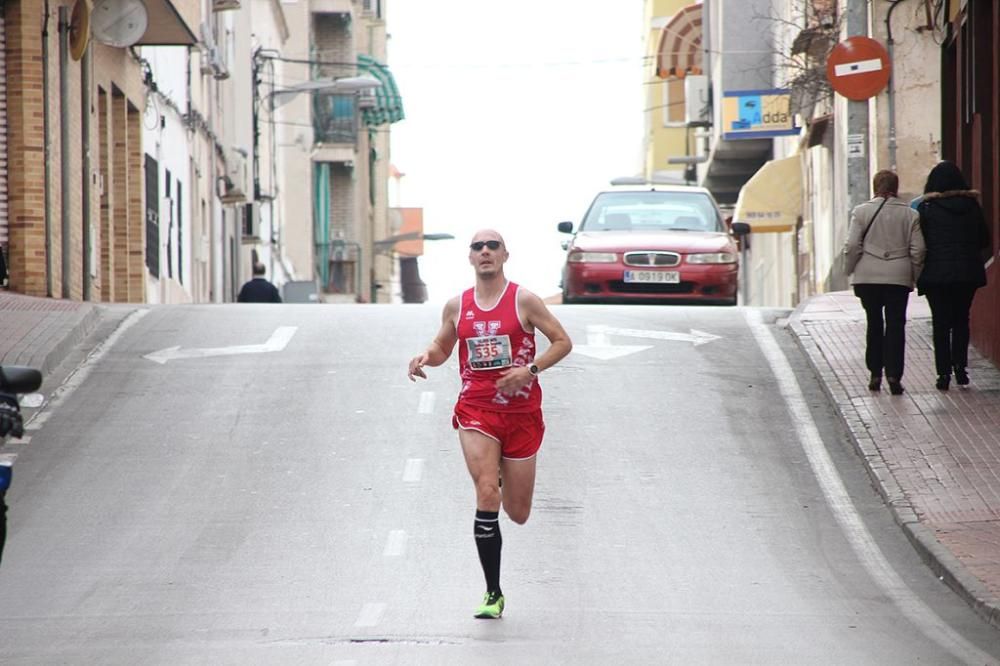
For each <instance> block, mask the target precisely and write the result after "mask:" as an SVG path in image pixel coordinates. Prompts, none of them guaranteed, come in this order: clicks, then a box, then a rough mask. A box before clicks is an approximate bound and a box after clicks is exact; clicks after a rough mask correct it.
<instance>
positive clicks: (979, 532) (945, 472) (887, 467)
mask: <svg viewBox="0 0 1000 666" xmlns="http://www.w3.org/2000/svg"><path fill="white" fill-rule="evenodd" d="M907 318H908V323H907V327H906V372H905V374H904V377H903V386H904V387H905V388H906V392H905V393H904V394H903V395H901V396H892V395H890V394H889V391H888V389H887V387H883V390H882V391H881V392H877V393H875V392H871V391H869V390H868V374H869V373H868V371H867V369H866V368H865V359H864V353H865V342H864V340H865V316H864V311H863V310H862V309H861V304H860V302H859V301H858V299H857V298H856V297H855V296H854V294H853V293H852V292H850V291H841V292H834V293H830V294H822V295H819V296H816V297H814V298H812V299H810V300H808V301H806V302H804V303H802V304H800V305H799V307H798V308H797V309H796V310H795V312H794V313H793V314H792V316H791V318H790V325H791V328H792V331H793V333H794V335H795V338H796V340H797V342H798V343H799V345H800V346H801V347H802V349H803V350H804V351H805V352H806V354H807V355H808V357H809V359H810V362H811V363H812V365H813V368H814V369H815V370H816V372H817V374H818V375H819V376H820V379H821V380H822V383H823V385H824V389H825V390H826V391H827V393H828V394H829V396H830V398H831V400H832V401H833V402H834V404H835V405H836V407H837V409H838V411H839V412H840V414H841V416H842V417H843V419H844V422H845V423H846V424H847V426H848V428H849V429H850V432H851V435H852V439H853V441H854V443H855V445H856V447H857V449H858V451H859V453H860V454H861V456H862V457H863V458H864V460H865V463H866V465H867V467H868V470H869V472H870V474H871V476H872V478H873V479H874V481H875V485H876V487H877V488H878V490H879V492H880V493H881V494H882V496H883V498H884V499H885V501H886V502H887V503H888V504H889V506H890V507H891V509H892V511H893V514H894V516H895V518H896V521H897V522H898V523H899V524H900V525H901V526H902V527H903V529H904V531H905V532H906V534H907V536H908V537H909V539H910V541H911V542H912V543H913V544H914V546H915V547H916V548H917V550H918V551H919V552H920V554H921V555H922V556H923V558H924V560H925V561H927V563H928V564H929V565H930V566H931V568H932V569H933V570H934V572H935V573H936V574H937V575H939V576H941V577H942V578H943V579H944V580H945V582H947V583H948V584H949V585H950V586H951V587H952V588H953V589H955V590H956V591H957V592H958V593H959V594H960V595H961V596H962V597H963V598H964V599H965V600H966V601H967V602H968V603H969V604H970V605H971V606H972V607H973V608H975V610H976V611H977V612H978V613H979V614H980V615H982V616H983V617H984V618H985V619H986V620H987V621H988V622H990V624H992V625H993V626H994V627H997V628H998V629H1000V370H998V369H997V368H996V367H995V366H994V365H993V364H992V363H990V362H989V361H988V360H986V359H984V358H982V357H981V356H979V355H978V354H977V353H976V352H975V350H974V349H970V350H969V353H970V358H969V376H970V378H971V380H972V382H971V384H970V386H969V387H968V388H967V389H959V388H958V387H957V386H956V385H955V383H954V380H953V381H952V385H951V390H950V391H947V392H942V391H938V390H937V389H936V388H934V381H935V379H936V375H937V373H936V372H935V370H934V353H933V346H932V342H931V320H930V310H929V308H928V306H927V302H926V300H925V299H924V298H922V297H918V296H917V295H916V292H913V293H912V295H911V297H910V304H909V308H908V310H907Z"/></svg>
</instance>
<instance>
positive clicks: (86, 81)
mask: <svg viewBox="0 0 1000 666" xmlns="http://www.w3.org/2000/svg"><path fill="white" fill-rule="evenodd" d="M80 65H81V79H80V86H81V88H82V89H83V90H82V94H81V98H82V100H81V101H82V107H83V109H82V111H83V112H82V115H81V132H82V133H83V192H82V194H83V206H82V209H83V211H82V212H83V300H85V301H89V300H90V296H91V294H90V291H91V286H92V284H91V283H92V280H91V273H92V271H93V265H92V263H91V254H92V253H93V248H92V247H91V242H90V241H91V219H90V218H91V206H90V195H91V191H90V182H91V178H93V174H92V169H93V165H92V164H91V154H90V92H91V91H90V86H91V82H90V79H91V77H90V48H89V47H88V48H86V49H84V51H83V59H82V61H81V63H80Z"/></svg>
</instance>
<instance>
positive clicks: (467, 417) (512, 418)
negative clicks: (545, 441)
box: [451, 402, 545, 460]
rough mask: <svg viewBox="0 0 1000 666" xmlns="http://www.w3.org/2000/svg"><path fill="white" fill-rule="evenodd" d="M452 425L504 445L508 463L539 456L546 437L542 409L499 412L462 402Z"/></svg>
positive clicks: (503, 454) (502, 449) (456, 410)
mask: <svg viewBox="0 0 1000 666" xmlns="http://www.w3.org/2000/svg"><path fill="white" fill-rule="evenodd" d="M451 425H452V427H453V428H455V429H456V430H458V429H462V430H475V431H476V432H480V433H482V434H484V435H486V436H487V437H489V438H490V439H495V440H496V441H498V442H500V455H502V456H503V457H504V458H507V459H508V460H527V459H528V458H531V457H533V456H534V455H535V454H536V453H538V449H539V448H541V446H542V437H544V436H545V421H544V420H543V419H542V410H541V409H536V410H535V411H533V412H498V411H495V410H491V409H482V408H480V407H475V406H471V405H464V404H462V403H461V402H460V403H458V404H457V405H455V414H454V415H453V416H452V417H451Z"/></svg>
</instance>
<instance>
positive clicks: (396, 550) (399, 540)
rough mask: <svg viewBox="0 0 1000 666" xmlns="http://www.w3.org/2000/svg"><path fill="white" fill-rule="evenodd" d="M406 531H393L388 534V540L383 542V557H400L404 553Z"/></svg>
mask: <svg viewBox="0 0 1000 666" xmlns="http://www.w3.org/2000/svg"><path fill="white" fill-rule="evenodd" d="M406 539H407V536H406V531H404V530H393V531H391V532H389V539H388V540H387V541H386V542H385V550H384V551H383V552H382V554H383V555H384V556H385V557H401V556H402V555H403V553H405V552H406Z"/></svg>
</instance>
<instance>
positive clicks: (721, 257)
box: [687, 252, 736, 264]
mask: <svg viewBox="0 0 1000 666" xmlns="http://www.w3.org/2000/svg"><path fill="white" fill-rule="evenodd" d="M687 261H688V263H689V264H735V263H736V255H735V254H730V253H728V252H709V253H706V254H689V255H688V256H687Z"/></svg>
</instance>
